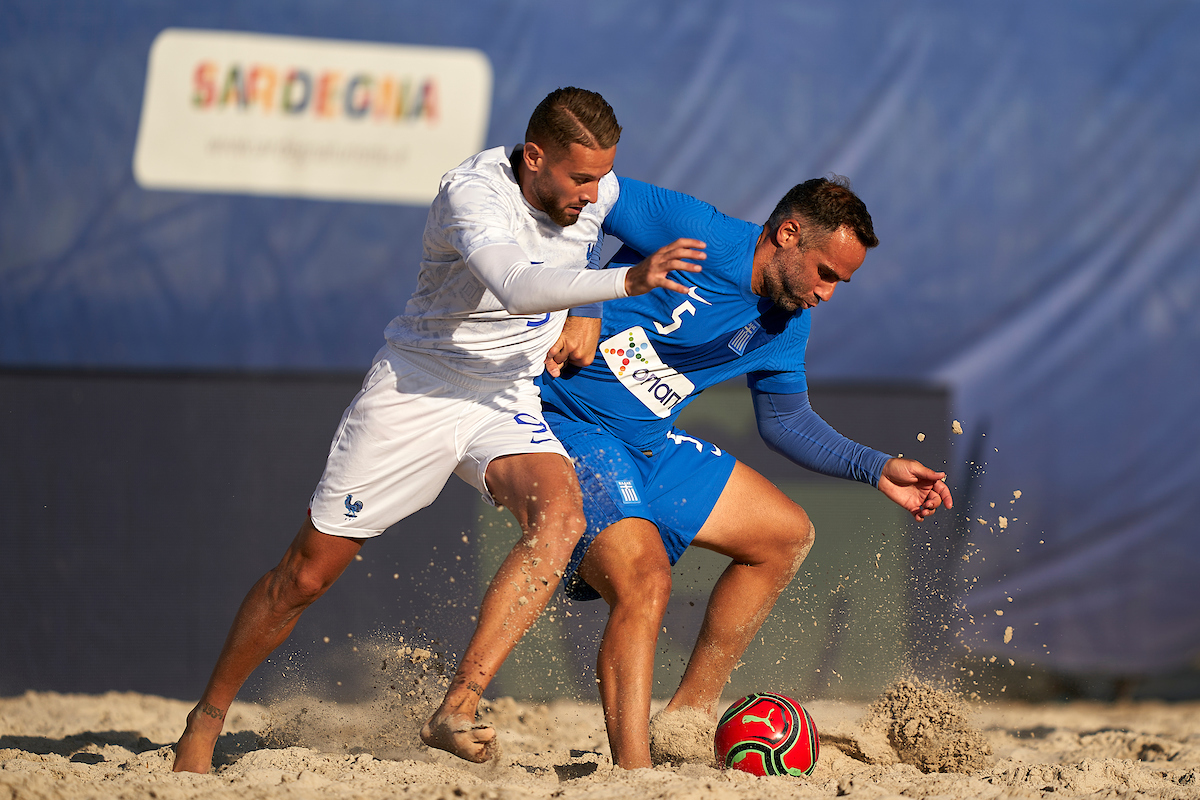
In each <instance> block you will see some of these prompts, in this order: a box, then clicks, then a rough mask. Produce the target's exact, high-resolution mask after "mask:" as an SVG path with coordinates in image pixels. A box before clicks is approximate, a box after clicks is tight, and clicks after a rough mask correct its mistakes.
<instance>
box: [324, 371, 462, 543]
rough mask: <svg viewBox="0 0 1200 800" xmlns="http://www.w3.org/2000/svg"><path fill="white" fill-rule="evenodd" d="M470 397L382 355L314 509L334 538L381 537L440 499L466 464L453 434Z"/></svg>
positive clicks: (340, 438) (352, 411)
mask: <svg viewBox="0 0 1200 800" xmlns="http://www.w3.org/2000/svg"><path fill="white" fill-rule="evenodd" d="M468 406H469V400H467V399H464V398H463V396H462V392H461V391H460V390H457V389H455V388H454V387H448V386H446V384H444V383H443V382H441V381H438V380H437V379H436V378H433V377H432V376H430V375H428V374H427V373H424V372H422V371H420V370H418V369H416V368H414V367H411V366H410V365H408V364H407V363H406V362H404V361H403V360H402V359H399V358H397V357H395V356H394V355H392V354H390V351H388V352H387V353H384V354H382V355H381V357H380V358H379V360H377V361H376V363H375V364H374V366H373V367H372V369H371V372H370V373H368V375H367V379H366V380H365V381H364V382H363V389H362V391H360V392H359V393H358V395H357V396H356V397H355V398H354V400H353V401H352V402H351V404H350V406H349V408H347V409H346V412H345V414H343V415H342V420H341V422H340V423H339V425H338V429H337V433H336V434H335V435H334V439H333V444H332V445H331V446H330V450H329V458H328V459H327V460H326V463H325V472H324V474H323V475H322V476H321V480H320V482H319V483H318V484H317V488H316V491H315V492H314V493H313V497H312V501H311V504H310V507H309V508H310V513H311V517H312V521H313V525H314V526H315V527H316V528H317V530H319V531H321V532H323V533H327V534H330V535H334V536H349V537H356V538H365V537H371V536H378V535H379V534H380V533H383V531H384V530H386V529H387V528H388V527H390V526H391V525H394V524H396V523H397V522H399V521H400V520H402V519H404V518H405V517H407V516H408V515H410V514H412V513H413V512H415V511H417V510H419V509H421V508H424V507H425V506H427V505H429V504H430V503H432V502H433V501H434V500H435V499H437V496H438V494H439V493H440V492H441V490H442V487H444V486H445V485H446V481H447V480H449V478H450V475H451V474H453V471H454V469H455V467H456V466H457V464H458V452H457V450H456V448H455V446H454V441H453V435H452V434H453V431H454V430H455V428H456V425H457V420H458V418H459V417H460V416H461V414H462V413H463V408H464V407H468Z"/></svg>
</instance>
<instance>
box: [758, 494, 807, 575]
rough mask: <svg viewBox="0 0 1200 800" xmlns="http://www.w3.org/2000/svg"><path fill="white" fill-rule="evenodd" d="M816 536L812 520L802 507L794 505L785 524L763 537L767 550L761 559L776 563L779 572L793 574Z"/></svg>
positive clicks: (802, 561) (805, 556)
mask: <svg viewBox="0 0 1200 800" xmlns="http://www.w3.org/2000/svg"><path fill="white" fill-rule="evenodd" d="M816 538H817V531H816V528H815V527H814V526H813V524H812V520H810V519H809V518H808V514H806V513H805V512H804V509H802V508H800V507H799V506H796V508H795V513H794V514H793V515H792V516H791V518H790V519H789V520H787V522H786V524H784V525H780V526H779V527H778V528H776V530H775V532H774V535H772V536H767V537H764V544H766V545H767V546H768V547H769V551H768V555H767V557H766V558H765V559H763V560H764V561H769V562H771V563H774V564H776V565H777V566H778V568H779V570H780V571H781V572H786V573H787V574H788V575H795V574H796V572H797V571H798V570H799V569H800V565H801V564H803V563H804V559H805V558H807V557H808V551H809V550H811V549H812V546H813V542H815V541H816Z"/></svg>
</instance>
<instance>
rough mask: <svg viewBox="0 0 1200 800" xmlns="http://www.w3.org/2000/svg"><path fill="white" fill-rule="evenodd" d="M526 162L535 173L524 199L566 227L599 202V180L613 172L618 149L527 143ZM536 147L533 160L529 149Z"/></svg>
mask: <svg viewBox="0 0 1200 800" xmlns="http://www.w3.org/2000/svg"><path fill="white" fill-rule="evenodd" d="M525 147H526V152H525V163H526V165H527V166H528V167H529V169H530V171H531V172H532V173H533V179H532V180H531V181H529V185H528V187H527V189H528V190H527V191H526V192H525V199H527V200H528V201H529V202H530V203H531V204H532V205H533V207H534V208H536V209H538V210H539V211H545V212H546V214H548V215H549V216H550V219H552V220H554V222H555V223H556V224H558V225H561V226H563V227H566V226H567V225H574V224H575V223H576V222H577V221H578V220H579V212H581V211H583V209H584V207H585V206H586V205H587V204H588V203H594V202H596V200H597V198H598V197H599V193H600V179H601V178H603V177H604V176H605V175H607V174H608V173H609V172H611V171H612V166H613V160H614V159H615V158H616V157H617V148H616V147H610V148H608V149H607V150H591V149H589V148H587V147H584V146H583V145H581V144H572V145H571V146H570V147H568V148H567V149H565V150H564V149H563V148H561V147H552V148H549V149H545V150H543V149H542V148H540V147H538V146H537V145H530V144H526V145H525ZM531 147H532V148H533V149H534V150H536V155H535V156H534V157H533V158H532V159H531V157H530V148H531Z"/></svg>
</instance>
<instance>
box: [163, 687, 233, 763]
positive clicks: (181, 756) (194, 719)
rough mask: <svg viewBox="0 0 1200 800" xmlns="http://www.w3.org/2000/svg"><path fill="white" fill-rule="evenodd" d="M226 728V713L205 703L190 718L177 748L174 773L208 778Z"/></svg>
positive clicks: (193, 711)
mask: <svg viewBox="0 0 1200 800" xmlns="http://www.w3.org/2000/svg"><path fill="white" fill-rule="evenodd" d="M224 726H225V712H224V711H222V710H221V709H219V708H217V707H216V706H214V705H211V704H209V703H205V702H203V701H201V702H200V703H197V704H196V707H195V708H193V709H192V711H191V713H190V714H188V718H187V727H186V728H184V731H183V735H182V736H180V737H179V742H178V743H177V744H176V745H175V766H173V767H172V768H171V769H172V771H173V772H198V773H200V774H201V775H204V774H207V773H208V771H209V770H210V769H212V758H213V750H214V749H215V748H216V746H217V737H219V736H220V735H221V729H222V728H224Z"/></svg>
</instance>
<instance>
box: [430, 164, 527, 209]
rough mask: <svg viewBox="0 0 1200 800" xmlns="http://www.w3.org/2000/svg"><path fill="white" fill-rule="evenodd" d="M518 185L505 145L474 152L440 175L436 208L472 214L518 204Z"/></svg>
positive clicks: (510, 207) (509, 207) (513, 206)
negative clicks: (474, 153)
mask: <svg viewBox="0 0 1200 800" xmlns="http://www.w3.org/2000/svg"><path fill="white" fill-rule="evenodd" d="M520 193H521V190H520V187H519V186H517V181H516V176H514V175H513V171H512V166H511V164H510V163H509V160H508V153H507V148H504V147H494V148H492V149H490V150H484V151H483V152H482V153H477V154H476V155H474V156H471V157H470V158H468V159H467V160H465V161H463V162H462V163H461V164H459V165H458V166H457V167H455V168H454V169H451V170H450V171H448V172H446V174H444V175H443V176H442V180H441V185H440V187H439V190H438V195H437V198H436V199H435V200H434V208H435V211H438V212H440V215H449V216H463V215H474V214H478V213H480V212H482V211H485V210H489V211H491V212H493V213H494V212H498V211H500V210H502V209H508V210H510V211H511V210H514V209H517V208H518V207H519V206H520Z"/></svg>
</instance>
